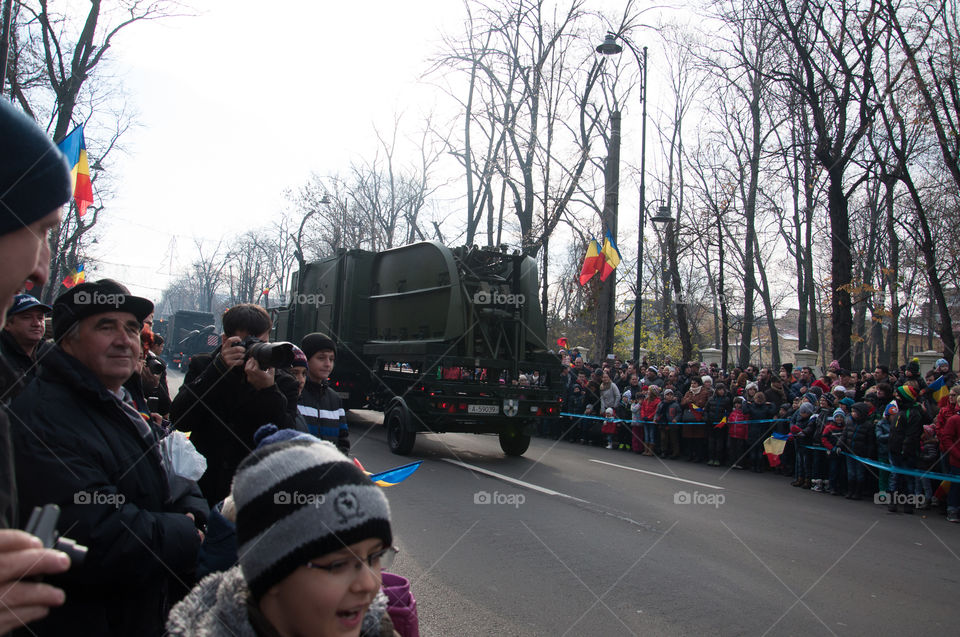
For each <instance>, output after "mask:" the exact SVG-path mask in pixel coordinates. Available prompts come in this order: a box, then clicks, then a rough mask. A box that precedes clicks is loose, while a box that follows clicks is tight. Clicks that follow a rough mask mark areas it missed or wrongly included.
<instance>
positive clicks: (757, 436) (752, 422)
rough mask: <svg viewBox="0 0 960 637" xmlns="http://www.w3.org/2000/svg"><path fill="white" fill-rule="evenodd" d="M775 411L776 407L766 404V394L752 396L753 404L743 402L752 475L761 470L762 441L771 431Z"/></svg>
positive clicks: (760, 392) (775, 415) (758, 393)
mask: <svg viewBox="0 0 960 637" xmlns="http://www.w3.org/2000/svg"><path fill="white" fill-rule="evenodd" d="M777 411H778V407H777V406H776V405H774V404H773V403H770V402H767V397H766V394H764V393H763V392H762V391H758V392H757V393H755V394H754V395H753V402H747V401H746V400H744V405H743V414H744V415H745V416H746V417H747V421H748V427H747V434H748V435H747V440H748V444H749V445H750V447H749V450H748V457H749V462H750V468H751V469H752V470H753V472H754V473H760V471H761V469H762V468H763V441H764V440H765V439H766V438H767V436H769V435H770V432H771V431H773V428H774V422H773V420H774V419H775V418H776V417H777Z"/></svg>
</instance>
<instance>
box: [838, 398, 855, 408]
mask: <svg viewBox="0 0 960 637" xmlns="http://www.w3.org/2000/svg"><path fill="white" fill-rule="evenodd" d="M856 402H857V401H855V400H854V399H853V398H850V397H849V396H844V397H843V398H841V399H840V404H841V405H846V406H847V407H853V405H854V404H855V403H856Z"/></svg>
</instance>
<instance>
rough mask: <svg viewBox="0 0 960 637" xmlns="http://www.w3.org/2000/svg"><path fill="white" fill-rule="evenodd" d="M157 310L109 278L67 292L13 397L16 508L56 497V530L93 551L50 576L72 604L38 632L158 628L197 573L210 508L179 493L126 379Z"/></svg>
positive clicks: (190, 492) (146, 631)
mask: <svg viewBox="0 0 960 637" xmlns="http://www.w3.org/2000/svg"><path fill="white" fill-rule="evenodd" d="M152 311H153V303H151V302H150V301H149V300H147V299H145V298H141V297H137V296H133V295H131V294H130V292H129V290H127V288H125V287H124V286H122V285H120V284H119V283H117V282H116V281H111V280H109V279H104V280H101V281H96V282H87V283H81V284H79V285H77V286H75V287H73V288H72V289H70V290H68V291H66V292H64V293H63V294H61V295H60V296H59V297H57V299H56V301H54V303H53V331H54V336H55V338H56V341H57V343H58V344H57V345H56V346H55V347H53V348H51V349H50V351H49V352H48V353H47V354H46V355H45V356H44V357H43V359H42V360H41V362H40V372H39V373H38V375H37V378H36V379H35V380H34V381H33V382H32V383H31V384H30V385H29V386H28V387H27V388H26V389H25V390H24V392H23V393H22V394H21V395H20V396H19V397H18V398H17V399H16V400H15V401H14V402H13V404H12V406H11V413H12V414H13V415H14V416H15V418H16V420H15V422H16V425H15V426H14V427H13V431H12V434H13V440H14V443H15V444H14V450H15V452H16V461H17V462H16V475H17V484H18V486H19V491H18V496H19V498H20V513H21V515H22V516H23V517H24V519H26V514H27V513H29V512H30V510H31V509H32V508H33V507H37V506H40V507H42V506H44V505H47V504H56V505H58V506H59V507H60V509H61V514H60V516H59V520H58V522H57V529H58V530H59V531H60V532H62V533H65V534H67V535H69V537H70V538H72V539H73V540H76V541H77V542H79V543H80V544H81V545H84V546H86V547H88V548H89V552H88V553H87V556H86V559H85V560H84V561H83V563H82V564H73V566H72V568H71V569H70V570H69V571H68V572H67V573H65V574H63V575H62V576H59V577H57V578H55V579H53V581H54V582H55V583H57V584H60V585H62V586H63V588H64V590H65V591H66V593H67V600H66V603H65V604H64V605H63V607H61V608H59V609H57V610H54V611H52V612H51V613H50V615H49V617H47V618H46V619H44V620H42V621H41V622H38V623H37V624H36V626H35V627H32V628H33V630H34V634H37V635H67V634H77V633H78V632H82V633H84V634H91V635H159V634H161V633H162V628H163V622H164V619H165V612H166V610H167V606H168V604H169V603H170V601H171V600H170V595H171V592H172V591H174V590H176V584H177V583H178V580H183V579H184V578H190V577H191V576H192V573H193V569H194V566H195V563H196V559H197V552H198V550H199V548H200V541H201V532H200V530H199V527H201V526H202V525H203V524H204V523H205V520H206V516H207V515H208V513H209V510H208V508H207V507H206V503H205V502H204V501H203V500H202V499H201V498H200V497H199V489H197V487H196V484H195V483H191V485H188V486H192V488H188V489H183V490H181V491H179V492H178V493H176V494H174V493H173V491H172V485H173V484H174V478H175V477H176V476H172V475H170V473H169V472H168V466H167V465H166V464H165V463H164V459H163V457H162V456H161V452H160V449H159V446H160V441H161V436H162V434H161V432H160V431H159V430H158V428H155V427H154V426H153V425H152V424H151V422H150V421H149V420H148V415H146V414H142V413H141V409H140V407H139V405H137V402H138V401H137V400H135V398H136V397H135V396H134V395H133V394H132V393H131V391H129V390H128V389H127V388H126V387H125V386H124V383H127V382H128V381H129V380H130V378H131V377H134V378H138V377H137V376H136V371H137V367H138V364H139V359H140V330H141V327H142V321H143V319H144V318H145V317H146V316H147V315H148V314H149V313H150V312H152ZM134 389H135V390H136V387H135V388H134ZM139 399H140V401H142V396H141V397H139Z"/></svg>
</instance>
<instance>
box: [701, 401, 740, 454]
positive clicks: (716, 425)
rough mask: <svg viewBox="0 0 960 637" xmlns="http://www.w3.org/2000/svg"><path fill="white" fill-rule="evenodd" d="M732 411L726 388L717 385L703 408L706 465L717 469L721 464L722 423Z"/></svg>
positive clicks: (723, 430) (723, 433) (722, 446)
mask: <svg viewBox="0 0 960 637" xmlns="http://www.w3.org/2000/svg"><path fill="white" fill-rule="evenodd" d="M732 409H733V401H732V400H731V399H730V396H729V395H728V394H727V386H726V385H724V384H723V383H717V386H716V388H715V389H714V391H713V396H711V397H710V399H709V400H707V405H706V407H704V420H705V421H706V424H707V458H708V459H707V465H709V466H712V467H719V466H720V463H721V462H723V452H724V448H725V447H726V441H727V425H726V423H725V422H724V420H723V419H724V418H726V417H727V416H728V415H729V414H730V411H731V410H732Z"/></svg>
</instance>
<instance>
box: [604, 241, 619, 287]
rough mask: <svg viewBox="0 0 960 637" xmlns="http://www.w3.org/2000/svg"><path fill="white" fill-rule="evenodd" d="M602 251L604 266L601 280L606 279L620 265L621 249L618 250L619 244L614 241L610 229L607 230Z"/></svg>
mask: <svg viewBox="0 0 960 637" xmlns="http://www.w3.org/2000/svg"><path fill="white" fill-rule="evenodd" d="M600 252H601V254H603V258H604V261H603V267H602V268H601V270H600V280H601V281H606V280H607V277H608V276H610V273H611V272H613V271H614V270H616V269H617V266H618V265H620V251H619V250H617V244H616V243H614V241H613V237H611V236H610V231H609V230H608V231H607V236H605V237H604V238H603V250H601V251H600Z"/></svg>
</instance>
